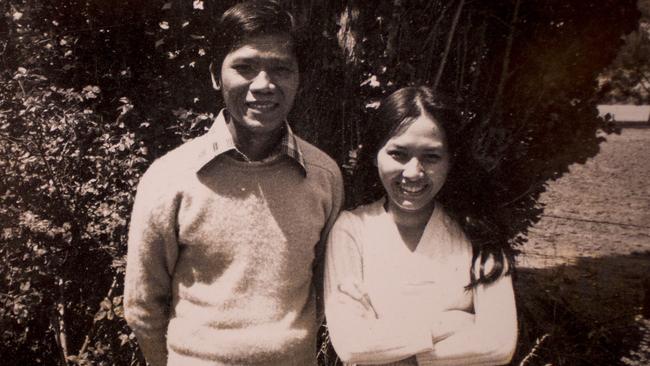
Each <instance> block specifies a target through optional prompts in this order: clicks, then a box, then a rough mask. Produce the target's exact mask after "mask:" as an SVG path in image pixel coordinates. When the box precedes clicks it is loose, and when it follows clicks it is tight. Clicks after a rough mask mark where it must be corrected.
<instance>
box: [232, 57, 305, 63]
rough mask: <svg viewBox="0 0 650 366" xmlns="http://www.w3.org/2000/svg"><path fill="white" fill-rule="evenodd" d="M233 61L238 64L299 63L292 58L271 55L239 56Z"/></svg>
mask: <svg viewBox="0 0 650 366" xmlns="http://www.w3.org/2000/svg"><path fill="white" fill-rule="evenodd" d="M233 61H238V62H274V63H286V64H293V63H297V62H298V61H297V60H296V59H295V58H294V57H290V56H271V55H255V56H238V57H235V58H233Z"/></svg>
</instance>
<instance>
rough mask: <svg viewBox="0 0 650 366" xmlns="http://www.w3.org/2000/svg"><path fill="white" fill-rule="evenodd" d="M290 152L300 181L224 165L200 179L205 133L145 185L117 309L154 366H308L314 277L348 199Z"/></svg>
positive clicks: (278, 162) (317, 156)
mask: <svg viewBox="0 0 650 366" xmlns="http://www.w3.org/2000/svg"><path fill="white" fill-rule="evenodd" d="M297 142H298V145H299V148H300V150H301V151H302V154H303V157H304V163H305V171H303V170H302V168H301V167H300V166H299V165H298V164H297V163H296V162H295V161H293V160H292V159H289V158H287V157H281V158H279V159H274V160H272V161H267V162H263V163H255V162H253V163H250V162H243V161H239V160H236V159H233V158H232V157H230V156H228V155H220V156H217V157H216V158H214V159H212V160H211V161H209V162H208V163H207V164H205V165H204V166H202V167H200V169H197V165H196V164H195V162H197V161H203V160H204V159H205V154H206V149H208V146H209V145H210V136H209V133H208V134H206V135H204V136H201V137H199V138H197V139H195V140H192V141H190V142H188V143H186V144H184V145H182V146H181V147H180V148H178V149H176V150H174V151H172V152H171V153H169V154H167V155H166V156H164V157H163V158H161V159H159V160H157V161H156V162H154V164H152V166H151V167H150V168H149V169H148V170H147V172H146V173H145V175H144V176H143V177H142V179H141V182H140V184H139V187H138V192H137V195H136V200H135V204H134V209H133V215H132V221H131V226H130V232H129V248H128V249H129V250H128V256H127V271H126V280H125V300H124V302H125V316H126V319H127V321H128V324H129V325H130V326H131V328H132V329H133V330H134V332H135V334H136V336H137V338H138V341H139V343H140V345H141V347H142V349H143V352H144V354H145V357H146V359H147V361H148V362H149V363H150V364H151V365H153V366H162V365H174V366H175V365H206V366H207V365H235V364H236V365H309V364H315V359H316V356H315V352H316V331H317V329H318V327H319V324H320V319H319V317H318V316H317V314H316V298H315V297H316V296H315V290H314V286H313V283H314V282H319V281H320V279H318V278H313V276H312V274H313V272H312V270H313V268H312V266H313V265H314V263H319V261H320V259H319V258H318V257H319V255H321V254H322V247H321V245H320V244H319V243H320V242H321V238H322V237H323V235H326V233H327V231H328V230H329V227H330V226H331V225H332V224H333V221H334V219H335V218H336V216H337V215H338V212H339V210H340V207H341V204H342V199H343V187H342V179H341V175H340V171H339V169H338V167H337V166H336V164H335V163H334V161H333V160H331V159H330V158H329V157H327V155H325V154H324V153H323V152H321V151H320V150H318V149H317V148H315V147H314V146H312V145H310V144H308V143H306V142H305V141H303V140H301V139H299V138H297ZM305 173H306V174H305Z"/></svg>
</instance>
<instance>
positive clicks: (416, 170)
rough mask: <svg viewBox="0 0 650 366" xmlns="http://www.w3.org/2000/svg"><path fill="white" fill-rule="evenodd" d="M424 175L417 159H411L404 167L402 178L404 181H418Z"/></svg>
mask: <svg viewBox="0 0 650 366" xmlns="http://www.w3.org/2000/svg"><path fill="white" fill-rule="evenodd" d="M423 175H424V170H423V169H422V165H421V164H420V161H419V160H418V159H417V158H415V157H414V158H412V159H411V160H409V161H408V162H407V163H406V164H405V165H404V170H403V171H402V176H403V177H404V178H406V179H418V178H421V177H422V176H423Z"/></svg>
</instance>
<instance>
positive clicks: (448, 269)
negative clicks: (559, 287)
mask: <svg viewBox="0 0 650 366" xmlns="http://www.w3.org/2000/svg"><path fill="white" fill-rule="evenodd" d="M384 202H385V201H384V200H380V201H378V202H375V203H373V204H370V205H366V206H361V207H359V208H357V209H355V210H353V211H345V212H343V213H342V214H341V215H340V217H339V219H338V220H337V222H336V224H335V225H334V227H333V228H332V230H331V232H330V237H329V240H328V246H327V258H326V269H325V313H326V316H327V323H328V327H329V330H330V337H331V340H332V344H333V345H334V349H335V350H336V352H337V353H338V355H339V357H341V359H342V360H344V361H345V362H347V363H348V364H364V365H367V364H382V365H385V364H386V365H388V364H390V365H400V366H402V365H404V366H405V365H495V364H502V363H507V362H508V361H509V359H510V358H511V357H512V353H513V351H514V347H515V344H516V332H517V325H516V309H515V305H514V295H513V292H512V283H511V280H510V277H509V276H502V277H501V278H500V279H498V280H497V281H496V282H495V283H494V284H492V285H489V286H484V285H479V286H478V287H476V288H474V289H470V290H467V289H466V286H467V285H468V284H469V283H470V268H471V267H472V246H471V243H470V242H469V241H468V240H467V238H466V237H465V235H464V233H463V231H462V230H461V228H460V227H459V226H458V225H457V224H456V223H455V222H454V221H453V220H452V219H451V218H450V217H449V216H448V215H447V214H446V213H445V210H444V208H443V207H442V206H441V205H439V204H436V207H435V209H434V211H433V214H432V215H431V217H430V219H429V221H428V223H427V224H426V227H425V228H424V232H423V233H422V237H421V239H420V241H419V243H418V245H417V247H416V248H415V250H414V251H410V250H409V249H408V248H407V247H406V245H405V244H404V242H403V240H402V239H401V237H400V234H399V231H398V229H397V226H396V224H395V223H394V221H393V220H392V218H391V217H390V215H389V214H388V213H387V212H386V211H385V210H384ZM362 296H366V298H365V301H360V299H361V298H362ZM368 304H369V305H368ZM369 308H370V309H369ZM458 314H461V315H462V317H463V319H471V320H469V321H464V322H462V323H460V322H457V319H458V317H457V315H458ZM455 324H459V327H458V328H456V325H455ZM443 326H444V327H445V328H451V329H455V330H454V332H455V334H454V335H452V336H449V337H448V338H446V339H444V340H442V341H440V342H438V341H439V340H440V339H439V337H438V336H436V335H435V332H436V330H439V329H436V327H438V328H442V327H443Z"/></svg>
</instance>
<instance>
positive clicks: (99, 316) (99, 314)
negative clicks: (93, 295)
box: [94, 310, 106, 321]
mask: <svg viewBox="0 0 650 366" xmlns="http://www.w3.org/2000/svg"><path fill="white" fill-rule="evenodd" d="M105 317H106V311H104V310H101V311H98V312H97V314H95V318H94V320H95V321H100V320H102V319H104V318H105Z"/></svg>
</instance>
